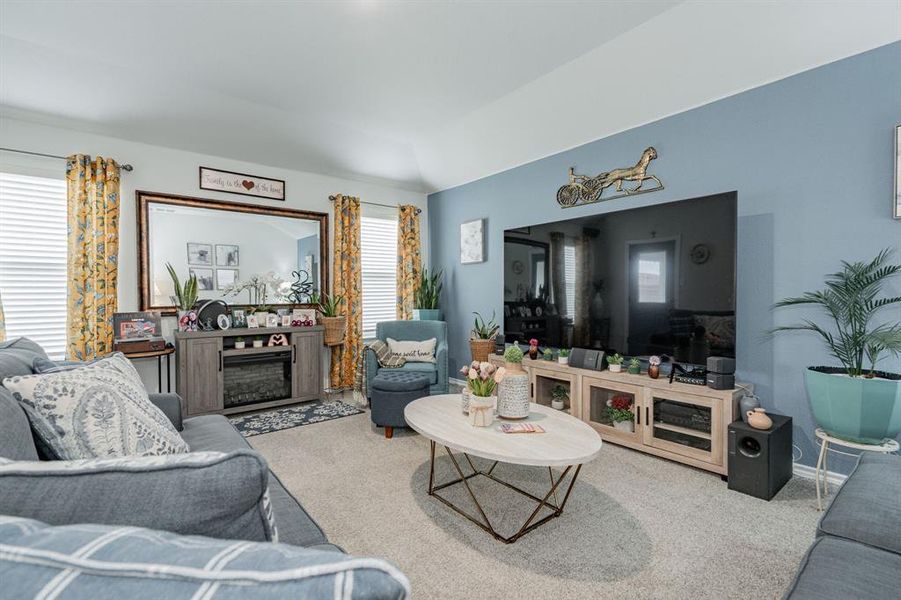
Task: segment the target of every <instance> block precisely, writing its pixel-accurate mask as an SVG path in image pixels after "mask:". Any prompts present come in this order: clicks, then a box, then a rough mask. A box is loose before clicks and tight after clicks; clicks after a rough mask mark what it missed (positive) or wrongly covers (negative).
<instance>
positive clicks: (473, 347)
mask: <svg viewBox="0 0 901 600" xmlns="http://www.w3.org/2000/svg"><path fill="white" fill-rule="evenodd" d="M472 314H474V315H475V316H476V318H475V320H474V321H473V325H472V331H471V332H470V334H469V351H470V352H471V353H472V360H474V361H477V362H480V363H483V362H488V356H489V355H490V354H491V348H492V347H494V338H495V336H496V335H497V332H498V331H499V330H500V328H501V326H500V325H498V324H497V321H496V315H495V313H491V320H490V321H486V320H485V319H484V318H483V317H482V315H480V314H479V313H477V312H474V313H472Z"/></svg>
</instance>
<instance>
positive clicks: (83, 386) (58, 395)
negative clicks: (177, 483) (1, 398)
mask: <svg viewBox="0 0 901 600" xmlns="http://www.w3.org/2000/svg"><path fill="white" fill-rule="evenodd" d="M3 386H4V387H6V389H8V390H9V391H10V392H11V393H12V395H13V396H14V397H15V398H16V400H18V401H19V403H20V404H21V405H22V407H23V408H24V409H25V412H26V413H27V414H28V418H29V421H30V422H31V426H32V429H34V432H35V434H36V435H37V436H38V437H39V438H40V440H41V441H42V442H43V443H44V444H46V446H48V447H49V448H50V450H52V452H53V453H54V454H55V456H56V457H57V458H60V459H63V460H76V459H83V458H107V457H114V456H134V455H137V456H152V455H158V454H177V453H181V452H188V451H189V448H188V445H187V443H185V441H184V440H182V439H181V436H179V435H178V432H177V431H176V430H175V428H174V427H173V426H172V423H171V422H170V421H169V419H168V418H166V415H165V414H163V412H162V411H161V410H160V409H158V408H157V407H156V406H154V405H153V403H151V402H150V399H149V398H148V397H147V391H146V390H145V389H144V384H143V383H142V382H141V378H140V377H139V376H138V373H137V371H135V368H134V367H133V366H132V365H131V363H130V362H129V361H128V359H127V358H125V356H123V355H122V354H113V355H111V356H109V357H107V358H104V359H101V360H98V361H96V362H94V363H91V364H86V365H84V366H82V367H80V368H77V369H72V370H63V371H59V372H53V373H46V374H41V375H23V376H18V377H9V378H6V379H4V380H3Z"/></svg>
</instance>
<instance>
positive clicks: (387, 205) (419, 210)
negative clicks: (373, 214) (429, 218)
mask: <svg viewBox="0 0 901 600" xmlns="http://www.w3.org/2000/svg"><path fill="white" fill-rule="evenodd" d="M335 198H336V196H329V197H328V199H329V201H330V202H334V201H335ZM360 204H369V205H371V206H384V207H385V208H397V206H391V205H390V204H379V203H378V202H366V201H365V200H360ZM421 213H422V209H421V208H417V209H416V214H417V215H418V214H421Z"/></svg>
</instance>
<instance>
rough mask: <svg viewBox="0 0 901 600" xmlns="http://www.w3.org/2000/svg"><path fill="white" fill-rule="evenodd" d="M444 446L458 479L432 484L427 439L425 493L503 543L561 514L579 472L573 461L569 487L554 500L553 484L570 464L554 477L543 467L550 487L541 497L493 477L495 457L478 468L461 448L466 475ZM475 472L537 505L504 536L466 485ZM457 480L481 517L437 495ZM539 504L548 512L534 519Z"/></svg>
mask: <svg viewBox="0 0 901 600" xmlns="http://www.w3.org/2000/svg"><path fill="white" fill-rule="evenodd" d="M444 450H445V451H446V452H447V455H448V456H449V457H450V459H451V462H452V463H453V465H454V468H455V469H456V470H457V473H458V474H459V475H460V477H459V479H454V480H453V481H448V482H446V483H442V484H440V485H435V442H431V459H430V465H429V495H430V496H434V497H435V498H438V499H439V500H441V501H442V502H443V503H444V504H446V505H447V506H449V507H451V508H452V509H454V510H455V511H457V512H458V513H460V514H461V515H463V516H464V517H466V518H467V519H469V520H470V521H472V522H473V523H475V524H476V525H478V526H479V527H481V528H482V529H484V530H485V531H487V532H488V533H490V534H491V535H492V536H493V537H494V539H496V540H498V541H500V542H504V543H505V544H512V543H513V542H515V541H516V540H518V539H519V538H521V537H522V536H524V535H525V534H527V533H529V532H530V531H532V530H533V529H535V528H536V527H538V526H539V525H543V524H544V523H547V522H548V521H550V520H551V519H553V518H555V517H559V516H560V515H561V514H563V508H564V507H565V506H566V501H567V500H569V494H570V492H572V489H573V485H574V484H575V483H576V478H577V477H578V476H579V471H581V470H582V465H576V469H575V472H573V475H572V478H571V479H570V482H569V487H567V489H566V494H565V495H564V496H563V502H562V503H559V504H558V502H557V488H559V487H560V484H561V483H563V480H564V479H565V478H566V476H567V475H568V474H569V472H570V471H572V468H573V465H570V466H568V467H566V468H565V469H564V470H563V472H562V473H561V474H560V476H559V477H558V478H557V479H556V480H555V479H554V473H553V471H552V470H551V468H550V467H548V468H547V470H548V475H549V477H550V483H551V488H550V490H548V492H547V494H545V496H544V498H539V497H538V496H535V495H533V494H530V493H529V492H527V491H525V490H523V489H521V488H518V487H516V486H515V485H513V484H512V483H508V482H506V481H503V480H502V479H498V478H497V477H495V476H494V475H493V474H492V472H493V471H494V468H495V467H496V466H497V463H498V461H494V464H492V465H491V468H490V469H488V470H487V471H479V470H478V469H476V468H475V465H473V464H472V459H470V458H469V455H468V454H466V453H465V452H463V453H461V454H463V457H464V458H466V462H467V463H469V467H470V468H471V469H472V473H470V474H469V475H464V474H463V470H462V469H461V468H460V463H459V462H457V459H456V457H455V456H454V455H453V453H451V451H450V448H448V447H447V446H445V447H444ZM479 475H481V476H483V477H487V478H488V479H491V480H492V481H495V482H497V483H499V484H501V485H504V486H506V487H508V488H510V489H511V490H514V491H516V492H519V493H520V494H522V495H523V496H525V497H526V498H529V499H530V500H532V501H534V502H537V503H538V506H536V507H535V510H534V511H532V514H530V515H529V518H528V519H526V522H525V523H523V524H522V527H520V528H519V531H517V532H516V533H514V534H513V535H511V536H510V537H504V536H503V535H501V534H500V533H498V532H497V530H495V529H494V527H493V526H492V525H491V521H489V520H488V516H487V515H486V514H485V511H484V510H483V509H482V505H481V504H480V503H479V500H478V498H476V495H475V493H474V492H473V491H472V487H470V485H469V480H470V479H472V478H473V477H476V476H479ZM458 483H462V484H463V485H464V486H465V487H466V491H467V492H469V496H470V498H472V501H473V503H474V504H475V507H476V509H478V512H479V517H481V518H477V517H475V516H473V515H472V514H470V513H468V512H466V511H465V510H463V509H462V508H460V507H459V506H457V505H456V504H454V503H453V502H451V501H450V500H448V499H447V498H444V497H443V496H441V495H439V494H438V493H437V492H438V490H443V489H444V488H446V487H450V486H452V485H457V484H458ZM551 496H553V498H554V501H553V502H550V498H551ZM542 508H546V509H548V510H550V511H551V514H549V515H546V516H544V517H542V518H541V519H539V520H537V521H535V517H537V516H538V513H539V512H540V511H541V509H542Z"/></svg>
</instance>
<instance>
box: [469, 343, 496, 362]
mask: <svg viewBox="0 0 901 600" xmlns="http://www.w3.org/2000/svg"><path fill="white" fill-rule="evenodd" d="M493 348H494V338H492V339H488V340H482V339H470V340H469V350H470V351H471V352H472V360H477V361H479V362H480V363H481V362H488V356H489V355H490V354H491V350H492V349H493Z"/></svg>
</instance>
